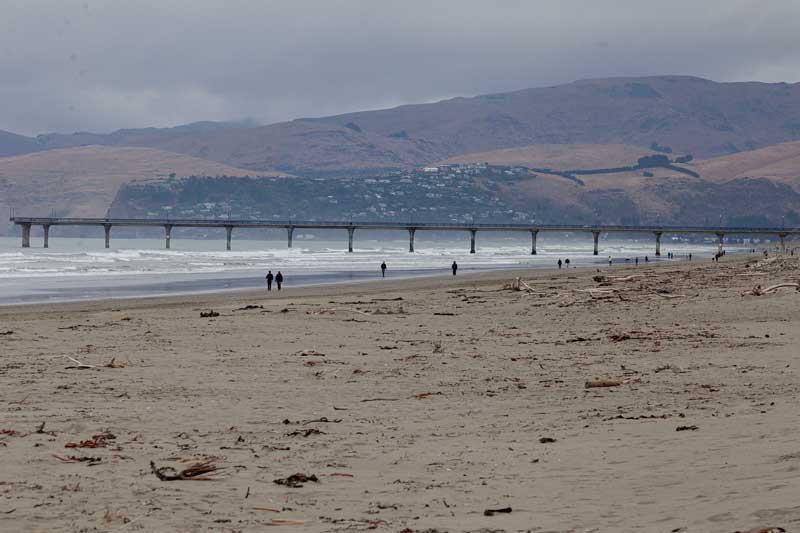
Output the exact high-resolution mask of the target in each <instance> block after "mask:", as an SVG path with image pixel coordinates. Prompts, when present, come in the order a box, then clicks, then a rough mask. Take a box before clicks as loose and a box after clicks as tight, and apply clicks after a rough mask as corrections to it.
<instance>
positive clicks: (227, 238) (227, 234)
mask: <svg viewBox="0 0 800 533" xmlns="http://www.w3.org/2000/svg"><path fill="white" fill-rule="evenodd" d="M232 235H233V226H225V249H226V250H227V251H229V252H230V251H231V236H232Z"/></svg>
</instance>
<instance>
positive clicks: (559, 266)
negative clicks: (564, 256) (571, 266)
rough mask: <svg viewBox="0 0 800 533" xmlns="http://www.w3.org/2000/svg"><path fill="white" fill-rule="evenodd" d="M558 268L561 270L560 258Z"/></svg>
mask: <svg viewBox="0 0 800 533" xmlns="http://www.w3.org/2000/svg"><path fill="white" fill-rule="evenodd" d="M558 269H559V270H561V259H559V260H558Z"/></svg>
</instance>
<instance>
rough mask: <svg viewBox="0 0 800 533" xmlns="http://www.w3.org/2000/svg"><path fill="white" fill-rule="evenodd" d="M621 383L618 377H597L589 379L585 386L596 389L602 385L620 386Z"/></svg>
mask: <svg viewBox="0 0 800 533" xmlns="http://www.w3.org/2000/svg"><path fill="white" fill-rule="evenodd" d="M620 385H622V382H621V381H619V380H616V379H595V380H592V381H587V382H586V383H585V384H584V387H585V388H587V389H594V388H600V387H619V386H620Z"/></svg>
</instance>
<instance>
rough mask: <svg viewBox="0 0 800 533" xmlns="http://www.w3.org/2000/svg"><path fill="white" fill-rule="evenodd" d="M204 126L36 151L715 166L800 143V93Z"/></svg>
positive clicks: (680, 94) (603, 83) (693, 86)
mask: <svg viewBox="0 0 800 533" xmlns="http://www.w3.org/2000/svg"><path fill="white" fill-rule="evenodd" d="M204 124H205V126H202V127H197V126H195V127H179V128H168V129H141V130H121V131H119V132H115V133H112V134H109V135H94V134H75V135H72V136H59V135H46V136H40V137H39V138H37V139H35V140H34V141H35V142H36V143H38V144H37V146H38V147H39V149H49V148H58V147H61V146H64V145H65V144H68V145H70V146H73V145H75V143H78V144H85V143H87V142H91V143H95V144H104V145H115V146H121V145H125V146H146V147H152V148H158V149H162V150H168V151H174V152H178V153H183V154H188V155H192V156H196V157H202V158H207V159H212V160H214V161H218V162H222V163H225V164H229V165H232V166H235V167H239V168H247V169H255V170H261V169H279V170H281V171H285V172H291V173H294V174H305V175H315V174H321V175H329V174H330V175H336V174H339V175H349V174H353V173H360V172H374V171H376V170H381V169H386V168H399V167H407V166H417V165H425V164H429V163H432V162H434V161H439V160H443V159H447V158H450V157H453V156H457V155H461V154H468V153H477V152H486V151H492V150H497V149H502V148H517V147H523V146H529V145H535V144H547V145H552V144H623V145H632V146H637V147H640V148H650V147H654V148H655V149H657V150H660V151H665V152H669V151H672V152H673V153H682V154H685V153H690V154H693V155H694V156H695V157H696V158H710V157H716V156H720V155H725V154H730V153H736V152H740V151H747V150H754V149H758V148H763V147H766V146H770V145H775V144H778V143H782V142H787V141H794V140H800V84H786V83H773V84H769V83H756V82H746V83H717V82H713V81H709V80H704V79H701V78H694V77H688V76H656V77H641V78H609V79H596V80H582V81H577V82H574V83H569V84H565V85H558V86H553V87H542V88H534V89H525V90H521V91H515V92H507V93H499V94H490V95H483V96H476V97H470V98H463V97H459V98H452V99H449V100H443V101H440V102H435V103H429V104H415V105H405V106H400V107H396V108H393V109H384V110H378V111H364V112H356V113H347V114H342V115H337V116H331V117H322V118H304V119H298V120H295V121H292V122H283V123H278V124H272V125H268V126H261V127H247V125H225V124H216V123H212V125H208V124H207V123H204ZM190 126H191V125H190ZM0 153H2V150H0Z"/></svg>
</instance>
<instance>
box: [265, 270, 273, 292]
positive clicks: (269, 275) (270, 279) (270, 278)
mask: <svg viewBox="0 0 800 533" xmlns="http://www.w3.org/2000/svg"><path fill="white" fill-rule="evenodd" d="M274 278H275V276H273V275H272V270H270V271H269V272H267V290H268V291H271V290H272V280H273V279H274Z"/></svg>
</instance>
